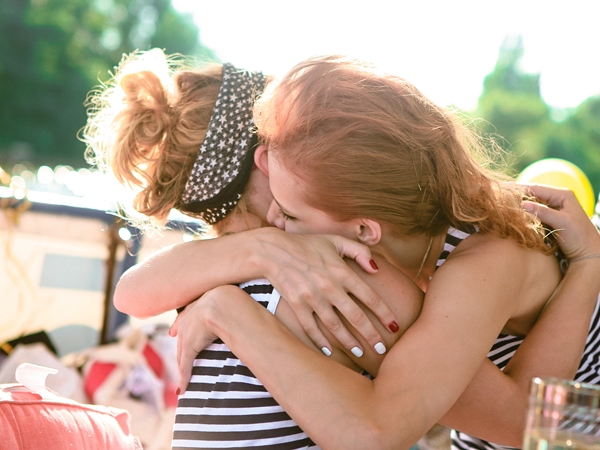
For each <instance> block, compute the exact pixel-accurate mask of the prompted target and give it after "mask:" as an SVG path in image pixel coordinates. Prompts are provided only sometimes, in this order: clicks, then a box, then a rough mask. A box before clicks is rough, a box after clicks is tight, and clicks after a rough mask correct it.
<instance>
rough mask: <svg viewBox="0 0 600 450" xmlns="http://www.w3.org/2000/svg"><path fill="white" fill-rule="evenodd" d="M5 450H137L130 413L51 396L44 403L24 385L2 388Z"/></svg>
mask: <svg viewBox="0 0 600 450" xmlns="http://www.w3.org/2000/svg"><path fill="white" fill-rule="evenodd" d="M0 436H1V443H0V447H1V448H11V449H13V448H14V449H21V450H50V449H63V448H65V449H66V448H73V449H78V450H79V449H81V450H114V449H116V450H121V449H123V450H136V449H141V445H140V444H139V441H138V439H137V438H136V437H134V436H132V435H131V433H130V430H129V413H128V412H127V411H125V410H121V409H117V408H111V407H105V406H100V405H85V404H81V403H78V402H76V401H74V400H70V399H66V398H63V397H59V396H54V395H50V396H48V398H44V399H42V397H41V396H40V395H38V394H35V393H33V392H31V391H29V390H28V389H27V388H25V387H23V386H21V385H14V384H12V385H6V384H5V385H0Z"/></svg>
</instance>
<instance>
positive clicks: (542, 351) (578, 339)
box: [441, 186, 600, 446]
mask: <svg viewBox="0 0 600 450" xmlns="http://www.w3.org/2000/svg"><path fill="white" fill-rule="evenodd" d="M529 189H530V192H531V194H533V195H535V196H536V197H538V198H539V199H540V200H542V201H544V202H545V203H546V204H547V206H546V205H544V204H538V203H532V202H528V203H527V204H526V208H527V209H528V210H529V211H531V212H532V213H535V214H537V215H539V217H540V219H541V220H542V221H543V222H544V223H546V224H548V225H550V226H552V227H553V228H554V229H555V230H557V238H558V241H559V243H560V244H561V248H562V249H563V252H564V253H565V255H566V256H567V257H568V258H570V259H572V260H576V261H575V262H572V263H571V266H570V267H569V269H568V270H567V272H566V274H565V277H564V278H563V280H562V282H561V284H560V285H559V286H558V288H557V290H556V292H555V294H554V296H553V298H552V300H551V301H550V302H549V303H548V305H547V306H546V308H544V310H543V311H542V313H541V314H540V317H539V318H538V320H537V322H536V324H535V326H534V327H533V328H532V330H531V331H530V332H529V333H528V335H527V337H526V339H525V340H524V341H523V344H522V345H521V346H520V347H519V349H518V351H517V352H516V353H515V355H514V357H513V358H512V359H511V361H510V362H509V364H508V365H507V367H506V368H505V370H504V374H502V373H500V371H499V370H498V369H497V368H496V367H494V365H493V364H492V363H491V362H490V361H486V362H484V364H483V366H482V368H481V369H480V370H479V372H478V374H477V376H476V377H475V378H474V379H473V381H472V382H471V384H470V385H469V387H468V388H467V390H466V391H465V392H464V393H463V395H462V396H461V398H460V399H459V401H458V402H457V403H456V404H455V405H454V407H452V409H451V410H450V411H449V412H448V414H446V416H445V417H444V418H443V420H442V421H441V422H442V423H443V424H445V425H447V426H449V427H452V428H457V429H460V430H461V431H465V432H467V433H469V434H472V435H475V436H480V437H482V438H484V439H487V440H490V441H493V442H497V443H503V444H505V445H512V446H520V445H521V442H522V432H523V425H524V423H525V413H526V410H527V394H528V392H529V389H530V383H531V378H532V377H534V376H552V377H557V378H565V379H571V378H573V377H574V375H575V373H576V371H577V368H578V366H579V364H580V361H581V355H582V353H583V350H584V347H585V341H586V338H587V334H588V328H589V326H588V325H589V323H590V318H591V315H592V312H593V310H594V306H595V305H596V302H597V299H598V292H600V277H598V273H600V259H598V258H588V256H590V255H598V254H600V235H599V234H598V231H597V229H596V228H595V227H594V226H593V224H592V223H591V221H590V220H589V218H588V217H587V215H586V214H585V212H584V211H583V209H582V208H581V206H580V205H579V203H578V202H577V200H576V198H575V196H574V195H573V193H572V192H571V191H567V190H561V189H555V188H547V187H542V186H531V187H529ZM494 410H496V411H497V412H494ZM473 417H478V418H479V420H478V421H474V420H472V418H473ZM511 430H512V431H511ZM500 431H501V433H499V432H500Z"/></svg>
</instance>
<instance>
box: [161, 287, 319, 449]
mask: <svg viewBox="0 0 600 450" xmlns="http://www.w3.org/2000/svg"><path fill="white" fill-rule="evenodd" d="M240 287H241V288H242V289H243V290H244V291H246V292H247V293H248V294H250V296H251V297H252V298H253V299H254V300H256V301H257V302H258V303H260V304H261V305H263V306H264V307H265V308H267V309H268V310H269V311H270V312H271V313H273V314H275V311H276V309H277V305H278V303H279V298H280V296H279V293H278V292H277V291H276V290H275V289H274V288H273V286H272V285H271V284H270V283H269V282H268V281H267V280H254V281H251V282H248V283H244V284H241V285H240ZM172 448H173V449H174V450H179V449H189V448H201V449H205V450H211V449H224V448H226V449H248V448H250V449H256V450H258V449H261V450H262V449H265V450H266V449H269V450H292V449H317V450H318V448H319V447H317V446H316V445H315V444H314V443H313V442H312V441H311V440H310V438H309V437H308V436H307V435H306V434H305V433H304V432H303V431H302V430H301V429H300V427H299V426H298V425H297V424H296V423H295V422H294V421H293V420H292V419H291V418H290V416H288V415H287V413H286V412H285V411H284V410H283V408H282V407H281V406H279V404H278V403H277V402H276V401H275V399H274V398H273V397H272V396H271V394H269V392H268V391H267V390H266V388H265V387H264V386H263V385H262V383H261V382H260V381H259V380H258V378H256V377H255V376H254V374H253V373H252V372H251V371H250V369H249V368H248V367H247V366H246V365H245V364H244V363H243V362H242V361H240V360H239V359H238V358H237V357H236V356H235V355H234V354H233V353H232V352H231V350H229V348H228V347H227V346H226V345H225V344H224V343H223V342H222V341H221V340H220V339H217V340H216V341H214V342H213V343H212V344H211V345H210V346H208V347H207V348H206V349H204V350H203V351H201V352H200V353H198V356H197V357H196V359H195V360H194V367H193V369H192V378H191V380H190V384H189V385H188V387H187V390H186V391H185V392H184V393H182V394H181V395H180V396H179V401H178V404H177V410H176V415H175V424H174V427H173V441H172Z"/></svg>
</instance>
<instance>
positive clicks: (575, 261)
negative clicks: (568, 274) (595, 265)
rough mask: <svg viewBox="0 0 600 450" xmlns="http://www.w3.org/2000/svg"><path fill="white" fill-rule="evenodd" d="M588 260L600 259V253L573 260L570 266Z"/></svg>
mask: <svg viewBox="0 0 600 450" xmlns="http://www.w3.org/2000/svg"><path fill="white" fill-rule="evenodd" d="M586 259H600V253H592V254H590V255H585V256H579V257H578V258H573V259H572V260H571V261H569V264H573V263H577V262H580V261H584V260H586Z"/></svg>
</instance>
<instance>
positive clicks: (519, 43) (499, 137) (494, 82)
mask: <svg viewBox="0 0 600 450" xmlns="http://www.w3.org/2000/svg"><path fill="white" fill-rule="evenodd" d="M523 53H524V47H523V40H522V38H521V37H520V36H515V37H508V38H506V39H505V40H504V42H503V44H502V46H501V48H500V52H499V56H498V60H497V62H496V67H495V68H494V71H493V72H492V73H490V74H489V75H488V76H487V77H486V78H485V80H484V83H483V92H482V94H481V97H480V98H479V103H478V107H477V111H475V115H476V116H477V117H480V118H482V119H484V121H483V122H482V124H481V125H480V128H481V130H482V131H483V132H485V133H486V134H488V135H489V136H490V137H492V138H493V139H494V140H495V141H496V142H497V143H498V144H500V146H501V147H502V148H503V149H504V150H505V152H506V153H505V155H504V159H505V161H506V162H507V163H508V165H509V168H510V171H511V173H512V174H513V175H516V174H518V173H519V172H520V171H521V170H523V169H524V168H525V167H526V166H528V165H529V164H531V163H533V162H535V161H538V160H540V159H544V158H562V159H565V160H567V161H571V162H572V163H574V164H576V165H577V166H579V167H580V168H581V169H582V170H583V171H584V172H585V174H586V175H587V176H588V178H589V179H590V181H591V183H592V186H593V187H594V192H595V194H596V195H598V189H599V188H600V97H592V98H589V99H588V100H586V101H585V102H583V103H581V104H580V105H579V106H578V107H577V108H574V109H572V110H570V111H564V110H553V109H552V108H551V107H550V106H548V105H547V104H546V102H545V101H544V100H543V98H542V96H541V93H540V82H539V80H540V75H539V74H530V73H525V72H524V71H523V70H522V68H521V66H520V63H521V59H522V57H523ZM565 113H566V114H565ZM558 116H561V120H557V119H556V117H558Z"/></svg>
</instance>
